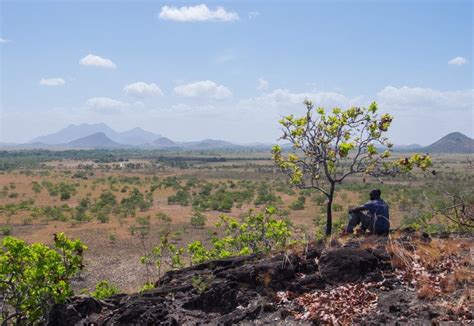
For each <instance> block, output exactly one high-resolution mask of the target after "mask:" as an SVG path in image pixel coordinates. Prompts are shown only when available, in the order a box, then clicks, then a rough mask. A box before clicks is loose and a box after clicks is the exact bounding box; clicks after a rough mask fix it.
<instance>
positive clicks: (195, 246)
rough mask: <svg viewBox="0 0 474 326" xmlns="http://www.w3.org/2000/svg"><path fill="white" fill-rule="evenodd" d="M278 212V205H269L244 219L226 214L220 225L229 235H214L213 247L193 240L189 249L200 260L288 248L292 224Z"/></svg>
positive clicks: (197, 261) (192, 258)
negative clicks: (276, 206)
mask: <svg viewBox="0 0 474 326" xmlns="http://www.w3.org/2000/svg"><path fill="white" fill-rule="evenodd" d="M276 214H277V210H276V208H274V207H268V208H267V209H266V210H265V211H264V212H259V213H256V214H252V213H250V214H249V215H248V216H246V217H245V218H244V220H243V221H242V222H241V223H239V222H238V221H237V220H236V219H234V218H232V217H229V216H225V215H222V216H221V217H220V219H221V221H220V222H219V223H218V224H217V226H218V227H220V228H222V229H223V233H224V234H225V236H224V237H223V238H219V237H217V236H215V237H213V238H212V246H211V248H210V249H207V248H206V247H205V246H204V245H203V243H202V242H201V241H194V242H192V243H190V244H189V245H188V251H189V253H190V254H191V260H192V262H193V263H200V262H203V261H207V260H212V259H219V258H225V257H230V256H238V255H248V254H251V253H256V252H269V251H271V250H276V249H281V248H284V247H285V246H287V245H288V244H289V241H290V238H291V235H292V228H291V225H290V224H289V222H288V221H286V220H283V219H281V218H279V217H277V216H276Z"/></svg>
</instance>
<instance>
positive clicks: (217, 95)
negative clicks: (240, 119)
mask: <svg viewBox="0 0 474 326" xmlns="http://www.w3.org/2000/svg"><path fill="white" fill-rule="evenodd" d="M174 91H175V93H176V94H178V95H181V96H187V97H210V98H214V99H218V100H220V99H224V98H228V97H231V96H232V92H231V91H230V90H229V89H228V88H227V87H225V86H222V85H217V84H216V83H214V82H213V81H211V80H201V81H197V82H194V83H189V84H184V85H179V86H176V87H175V88H174Z"/></svg>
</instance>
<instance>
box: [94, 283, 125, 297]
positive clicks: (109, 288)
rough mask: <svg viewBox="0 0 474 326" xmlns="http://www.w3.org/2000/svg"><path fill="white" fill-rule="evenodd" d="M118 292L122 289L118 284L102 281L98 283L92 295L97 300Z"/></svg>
mask: <svg viewBox="0 0 474 326" xmlns="http://www.w3.org/2000/svg"><path fill="white" fill-rule="evenodd" d="M117 293H120V289H119V288H118V287H117V286H115V285H114V284H111V283H109V282H108V281H100V282H99V283H97V284H96V286H95V289H94V291H92V292H91V293H90V295H91V296H92V297H93V298H96V299H97V300H103V299H106V298H108V297H111V296H113V295H114V294H117Z"/></svg>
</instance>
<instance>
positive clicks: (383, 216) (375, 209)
mask: <svg viewBox="0 0 474 326" xmlns="http://www.w3.org/2000/svg"><path fill="white" fill-rule="evenodd" d="M362 207H363V208H364V209H365V210H368V211H369V215H370V216H374V217H375V227H374V229H375V230H374V231H375V232H388V231H390V222H389V217H390V216H389V213H388V205H387V203H385V202H384V201H383V200H382V199H375V200H370V201H368V202H367V203H365V204H364V205H362Z"/></svg>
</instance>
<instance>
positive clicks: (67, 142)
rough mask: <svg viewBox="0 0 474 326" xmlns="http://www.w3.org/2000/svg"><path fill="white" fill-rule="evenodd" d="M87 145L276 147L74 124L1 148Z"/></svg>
mask: <svg viewBox="0 0 474 326" xmlns="http://www.w3.org/2000/svg"><path fill="white" fill-rule="evenodd" d="M91 136H93V137H91ZM85 145H87V148H138V149H158V150H241V149H249V148H250V149H260V150H266V149H269V148H270V147H271V146H272V145H271V144H262V143H250V144H235V143H232V142H229V141H224V140H216V139H203V140H199V141H181V142H178V141H174V140H172V139H169V138H167V137H164V136H162V135H160V134H156V133H153V132H150V131H147V130H144V129H142V128H140V127H135V128H132V129H129V130H125V131H122V132H117V131H115V130H114V129H112V128H110V127H109V126H108V125H106V124H105V123H96V124H87V123H83V124H79V125H75V124H70V125H68V126H67V127H65V128H63V129H61V130H59V131H57V132H55V133H51V134H48V135H45V136H40V137H36V138H34V139H32V140H31V141H29V142H28V143H25V144H14V143H0V147H2V148H12V149H39V148H42V149H65V148H81V147H80V146H85ZM107 146H109V147H107ZM282 147H283V148H284V149H285V150H290V149H291V145H290V144H283V145H282ZM394 151H396V152H415V151H420V152H426V153H462V154H472V153H474V140H473V139H472V138H470V137H468V136H466V135H464V134H462V133H461V132H451V133H449V134H447V135H445V136H443V137H441V138H440V139H438V140H437V141H435V142H433V143H432V144H430V145H427V146H422V145H418V144H410V145H396V146H395V147H394Z"/></svg>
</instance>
